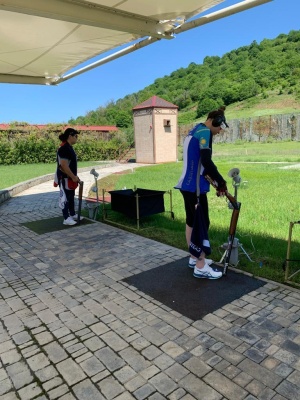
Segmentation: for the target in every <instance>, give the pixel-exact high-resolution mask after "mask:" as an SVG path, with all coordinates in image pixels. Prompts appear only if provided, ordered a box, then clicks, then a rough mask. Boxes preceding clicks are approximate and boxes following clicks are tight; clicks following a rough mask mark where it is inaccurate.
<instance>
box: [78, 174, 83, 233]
mask: <svg viewBox="0 0 300 400" xmlns="http://www.w3.org/2000/svg"><path fill="white" fill-rule="evenodd" d="M82 193H83V181H79V193H78V212H77V215H78V218H77V225H79V224H80V214H81V204H82Z"/></svg>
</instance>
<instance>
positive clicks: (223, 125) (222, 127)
mask: <svg viewBox="0 0 300 400" xmlns="http://www.w3.org/2000/svg"><path fill="white" fill-rule="evenodd" d="M220 128H221V129H226V128H229V126H228V124H226V122H222V123H221V125H220Z"/></svg>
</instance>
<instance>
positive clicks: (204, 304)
mask: <svg viewBox="0 0 300 400" xmlns="http://www.w3.org/2000/svg"><path fill="white" fill-rule="evenodd" d="M187 264H188V258H184V259H181V260H177V261H174V262H172V263H170V264H166V265H163V266H161V267H157V268H153V269H151V270H149V271H145V272H142V273H140V274H137V275H133V276H130V277H129V278H125V279H123V281H124V282H126V283H128V284H130V285H132V286H135V287H136V288H137V289H139V290H140V291H142V292H143V293H146V294H148V295H149V296H151V297H152V298H154V299H155V300H158V301H160V302H161V303H163V304H164V305H166V306H168V307H170V308H171V309H172V310H175V311H178V312H179V313H181V314H182V315H184V316H186V317H188V318H190V319H192V320H194V321H196V320H198V319H201V318H203V317H204V316H205V315H207V314H209V313H212V312H214V311H216V310H218V309H219V308H221V307H223V306H224V305H226V304H228V303H231V302H232V301H234V300H237V299H239V298H240V297H241V296H243V295H245V294H247V293H249V292H251V291H253V290H256V289H257V288H259V287H261V286H263V285H265V283H266V282H264V281H261V280H259V279H256V278H252V277H249V276H247V275H244V274H242V273H238V272H235V271H232V270H228V272H227V275H226V276H223V277H222V278H220V279H215V280H209V279H197V278H194V277H193V269H191V268H189V267H188V266H187ZM217 268H218V269H219V270H222V268H221V267H217Z"/></svg>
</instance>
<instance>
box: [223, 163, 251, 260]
mask: <svg viewBox="0 0 300 400" xmlns="http://www.w3.org/2000/svg"><path fill="white" fill-rule="evenodd" d="M228 175H229V176H230V177H232V178H233V182H232V185H233V187H234V198H235V200H236V202H237V190H238V187H239V186H240V182H241V177H240V176H239V170H238V169H237V168H234V169H232V170H230V171H229V173H228ZM228 207H229V208H230V209H233V206H232V204H231V203H229V204H228ZM229 242H230V238H228V242H227V243H224V244H223V245H222V248H223V249H225V252H224V253H223V255H222V257H221V259H220V261H219V263H220V264H222V263H223V261H224V259H225V256H226V255H227V249H228V247H229V245H230V244H229ZM239 248H241V249H242V251H243V253H244V254H245V256H246V257H247V258H248V260H249V261H251V262H253V261H252V260H251V258H250V256H249V254H248V253H247V252H246V250H245V249H244V247H243V245H242V244H241V243H240V242H239V240H238V239H237V238H234V239H233V243H232V249H231V254H230V260H229V263H230V264H232V265H237V264H238V262H239V253H238V250H239Z"/></svg>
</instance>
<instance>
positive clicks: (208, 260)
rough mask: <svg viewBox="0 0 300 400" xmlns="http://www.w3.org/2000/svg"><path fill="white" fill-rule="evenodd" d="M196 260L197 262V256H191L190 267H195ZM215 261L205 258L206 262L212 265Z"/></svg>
mask: <svg viewBox="0 0 300 400" xmlns="http://www.w3.org/2000/svg"><path fill="white" fill-rule="evenodd" d="M196 262H197V260H196V258H192V257H190V259H189V267H190V268H195V266H196ZM213 263H214V261H213V260H211V259H210V258H205V264H207V265H212V264H213Z"/></svg>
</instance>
